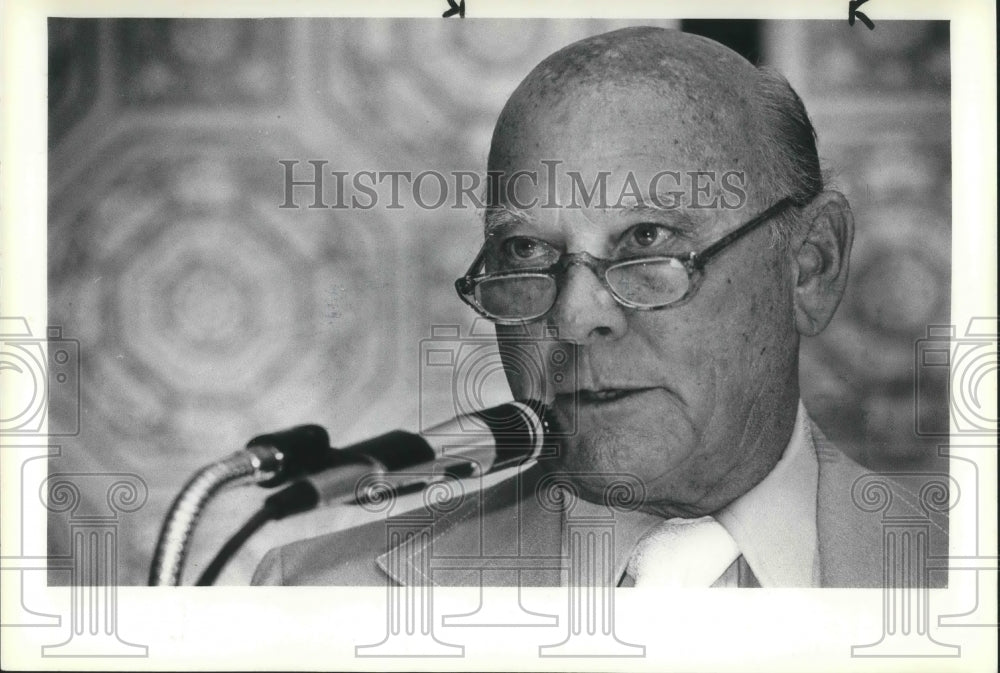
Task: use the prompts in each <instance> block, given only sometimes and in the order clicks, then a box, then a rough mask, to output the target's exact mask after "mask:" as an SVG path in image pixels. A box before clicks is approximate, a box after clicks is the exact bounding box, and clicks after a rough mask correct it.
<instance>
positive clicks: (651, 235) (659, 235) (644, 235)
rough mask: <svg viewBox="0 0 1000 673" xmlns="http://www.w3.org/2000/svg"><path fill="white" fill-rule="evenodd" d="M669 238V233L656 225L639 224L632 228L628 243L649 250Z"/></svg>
mask: <svg viewBox="0 0 1000 673" xmlns="http://www.w3.org/2000/svg"><path fill="white" fill-rule="evenodd" d="M669 236H670V231H669V230H668V229H667V228H666V227H663V226H660V225H658V224H640V225H637V226H635V227H633V228H632V231H631V232H630V234H629V240H628V243H629V244H632V245H636V246H638V247H640V248H650V247H653V246H656V245H658V244H660V243H663V242H664V241H666V240H667V238H669Z"/></svg>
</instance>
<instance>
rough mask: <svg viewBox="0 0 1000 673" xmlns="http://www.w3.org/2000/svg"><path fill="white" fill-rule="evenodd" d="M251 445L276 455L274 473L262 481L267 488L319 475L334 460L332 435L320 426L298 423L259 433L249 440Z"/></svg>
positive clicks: (262, 484)
mask: <svg viewBox="0 0 1000 673" xmlns="http://www.w3.org/2000/svg"><path fill="white" fill-rule="evenodd" d="M251 447H263V448H267V449H271V450H272V451H273V452H275V454H276V455H275V457H276V460H275V463H276V465H277V467H276V469H275V470H274V472H275V474H274V476H273V477H271V478H269V479H267V480H264V481H261V482H258V485H259V486H264V487H265V488H271V487H273V486H278V485H280V484H283V483H285V482H287V481H290V480H292V479H297V478H299V477H302V476H305V475H309V474H315V473H316V472H319V471H321V470H324V469H326V468H327V467H329V466H330V463H331V453H332V452H331V450H330V435H329V434H327V432H326V429H324V428H323V427H322V426H319V425H297V426H295V427H294V428H289V429H287V430H280V431H278V432H269V433H267V434H264V435H258V436H256V437H254V438H253V439H251V440H250V441H249V442H247V448H248V449H249V448H251Z"/></svg>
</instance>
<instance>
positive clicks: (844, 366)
mask: <svg viewBox="0 0 1000 673" xmlns="http://www.w3.org/2000/svg"><path fill="white" fill-rule="evenodd" d="M635 23H645V24H650V23H652V24H658V25H664V26H676V25H677V22H671V21H659V22H651V21H644V22H620V21H605V20H579V21H484V20H468V19H467V20H464V21H458V20H449V21H442V20H426V21H423V20H421V21H415V20H398V21H397V20H329V21H327V20H323V21H311V20H197V21H184V20H127V21H126V20H109V21H96V20H80V19H74V20H67V19H57V20H52V21H51V23H50V44H49V71H50V83H49V139H50V156H49V159H50V160H49V184H50V189H49V253H48V254H49V307H50V308H49V312H50V323H51V324H53V325H60V326H62V329H63V335H64V336H65V337H68V338H72V339H78V340H79V342H80V354H81V355H80V361H81V386H80V388H81V397H80V399H79V406H77V404H76V402H77V400H76V399H75V398H74V397H73V396H72V395H71V394H69V395H65V396H63V395H62V393H60V389H59V388H58V387H53V390H52V396H53V397H52V400H51V415H52V418H51V422H52V425H53V428H54V429H56V430H58V429H59V428H61V427H64V428H67V429H69V428H72V427H74V424H75V423H76V421H77V415H79V426H80V432H79V434H78V435H76V436H74V437H70V438H67V439H66V440H65V442H64V443H63V446H64V448H63V455H62V456H61V457H59V458H55V459H53V460H52V463H51V466H50V469H51V470H53V471H58V472H79V471H103V472H108V471H114V472H134V473H136V474H138V475H140V476H141V477H142V478H143V479H144V480H145V481H146V483H147V484H148V486H149V498H148V501H147V502H146V504H145V506H144V507H143V508H142V509H140V510H139V511H137V512H135V513H134V514H129V515H127V516H125V517H124V518H123V520H122V527H121V536H120V545H121V549H120V570H119V573H120V575H119V577H120V580H121V582H122V583H126V584H142V583H144V582H145V580H146V577H147V574H148V570H149V563H150V559H151V554H152V550H153V547H154V545H155V541H156V536H157V533H158V530H159V526H160V523H161V521H162V519H163V517H164V515H165V513H166V510H167V507H168V506H169V503H170V500H171V499H172V498H173V496H174V495H175V494H176V493H177V491H178V490H179V489H180V487H181V486H182V484H183V483H184V481H185V480H186V479H187V478H188V477H189V476H190V475H191V473H192V472H193V471H194V470H195V469H197V468H198V467H200V466H202V465H203V464H205V463H206V462H209V461H211V460H214V459H216V458H218V457H221V456H222V455H224V454H226V453H228V452H230V451H232V450H234V449H236V448H238V447H240V446H242V445H243V443H244V442H245V441H246V440H247V439H249V438H250V437H251V436H253V435H255V434H258V433H260V432H263V431H267V430H273V429H276V428H281V427H284V426H288V425H292V424H296V423H300V422H307V421H308V422H317V423H321V424H323V425H324V426H326V427H327V428H328V429H329V430H330V433H331V436H332V437H333V438H334V442H335V443H336V444H343V443H347V442H350V441H352V440H357V439H360V438H362V437H365V436H369V435H371V434H374V433H378V432H381V431H384V430H385V429H389V428H392V427H404V428H416V427H417V426H418V425H419V423H420V420H421V418H424V419H426V418H437V419H444V418H445V417H447V416H449V415H451V414H452V413H453V409H454V406H453V400H452V398H451V394H452V393H451V389H450V388H449V387H448V386H440V387H438V388H428V387H426V386H421V381H422V379H421V367H420V352H421V351H420V349H421V340H423V339H426V338H428V337H429V336H430V334H431V326H432V325H441V324H445V325H448V324H452V325H459V326H461V329H462V333H463V334H466V333H468V331H469V330H470V329H471V328H472V318H473V316H472V314H471V312H470V311H468V310H467V309H466V308H465V307H464V306H463V305H462V304H461V303H460V302H459V301H458V300H457V298H456V297H455V296H454V292H453V290H452V288H451V282H452V280H453V279H454V278H455V277H456V276H457V275H459V274H460V273H461V272H462V271H463V270H464V269H465V266H466V265H467V264H468V261H469V259H470V258H471V256H472V255H473V254H474V252H475V250H476V248H477V244H478V241H479V236H480V233H479V231H478V226H479V225H478V221H477V218H476V213H475V212H474V211H472V210H471V209H467V210H453V209H449V208H442V209H438V210H425V209H421V208H416V207H413V206H414V204H413V203H412V200H411V198H410V196H409V191H408V190H403V195H402V197H401V202H400V206H401V207H400V208H398V209H392V208H384V207H378V208H374V209H371V210H351V209H325V210H324V209H309V208H306V207H304V206H306V205H308V204H309V203H310V200H309V198H307V197H308V194H305V195H301V194H302V192H300V196H299V197H297V200H298V201H299V202H300V203H301V205H302V206H303V207H302V208H299V209H282V208H280V207H279V206H280V204H281V203H282V201H283V197H284V193H283V192H284V173H283V169H282V167H281V166H280V165H279V164H278V161H280V160H298V161H300V162H302V163H301V165H300V166H299V167H298V170H299V171H301V172H299V173H296V178H298V179H303V178H305V177H309V174H308V165H307V164H305V162H306V161H308V160H310V159H316V160H326V161H329V162H330V165H329V166H327V169H328V170H329V169H336V170H342V171H351V172H354V171H360V170H376V171H389V170H413V171H420V170H425V169H436V170H439V171H453V170H469V171H480V172H481V171H482V170H483V169H484V166H485V160H486V154H487V151H488V142H489V136H490V133H491V130H492V125H493V122H494V121H495V119H496V115H497V114H498V113H499V110H500V108H501V107H502V105H503V103H504V101H505V99H506V97H507V96H508V95H509V93H510V92H511V91H512V90H513V89H514V87H515V86H516V85H517V83H518V82H519V81H520V79H521V78H522V77H523V76H524V75H525V74H527V72H528V71H529V70H530V69H531V67H533V66H534V65H535V64H536V63H537V62H538V61H539V60H540V59H542V58H543V57H544V56H546V55H547V54H549V53H551V52H552V51H554V50H555V49H557V48H559V47H561V46H563V45H565V44H568V43H569V42H571V41H573V40H576V39H579V38H582V37H584V36H586V35H590V34H595V33H599V32H603V31H606V30H610V29H613V28H617V27H621V26H624V25H630V24H635ZM761 28H762V30H761V53H762V57H763V60H764V61H765V62H767V63H769V64H771V65H773V66H775V67H777V68H778V69H780V70H781V71H783V72H784V73H785V74H786V75H787V76H788V77H789V79H790V80H791V81H792V83H793V85H795V86H796V88H797V89H798V91H799V93H800V94H801V95H802V97H803V99H804V100H805V103H806V106H807V108H808V109H809V110H810V113H811V114H812V116H813V118H814V121H815V123H816V126H817V129H818V132H819V136H820V151H821V155H822V157H823V159H824V161H825V163H826V165H827V167H828V168H829V169H830V172H831V178H832V180H833V182H834V184H835V185H837V186H838V187H839V188H840V189H842V190H843V191H844V192H845V193H846V194H847V196H848V198H849V199H850V201H851V203H852V205H853V206H854V210H855V214H856V218H857V226H858V232H857V240H856V243H855V250H854V258H853V260H852V271H851V273H852V281H851V286H850V289H849V291H848V295H847V298H846V300H845V303H844V305H843V306H842V308H841V310H840V312H839V313H838V315H837V317H836V318H835V320H834V322H833V323H832V324H831V326H830V328H829V329H828V330H827V331H826V332H825V333H824V334H823V335H822V336H820V337H818V338H816V339H812V340H809V341H807V343H806V344H805V345H804V355H803V363H802V372H803V374H802V384H803V396H804V398H805V400H806V403H807V405H808V406H809V407H810V409H811V410H812V411H813V414H814V416H815V417H816V419H817V420H818V421H819V423H820V425H821V426H823V427H824V428H825V429H826V431H827V433H828V434H829V435H830V436H831V437H832V438H833V439H834V440H836V441H837V442H838V443H839V444H840V445H841V446H842V447H843V448H844V449H845V450H846V451H848V452H850V453H851V454H852V455H854V456H856V457H857V458H858V459H859V460H861V461H863V462H865V463H867V464H869V465H872V466H876V467H880V466H886V465H890V464H892V465H906V466H911V467H916V468H920V469H926V468H928V467H931V466H933V463H934V451H933V447H934V442H933V440H932V439H927V438H921V437H918V436H917V435H916V434H915V431H914V385H915V383H914V382H915V380H916V379H915V370H914V362H915V360H914V348H915V344H916V343H917V342H918V340H919V339H920V338H921V337H922V336H924V335H925V333H926V330H927V325H929V324H935V323H944V322H946V321H947V319H948V315H949V313H948V307H949V289H950V281H949V273H950V271H949V269H950V267H949V265H950V219H949V213H950V193H951V189H950V182H949V180H950V167H949V157H950V144H949V134H950V130H949V129H950V126H949V99H948V93H949V87H950V84H949V59H948V53H949V48H948V32H947V24H946V23H916V22H906V23H905V24H904V23H896V24H892V23H890V22H886V21H883V22H880V24H879V27H878V31H876V32H873V33H869V31H867V30H859V29H857V28H855V29H850V28H849V27H848V26H847V24H846V22H843V21H838V22H829V23H827V22H797V23H791V22H771V23H764V24H763V25H762V26H761ZM386 187H387V183H383V184H382V185H381V188H380V192H381V194H380V196H381V199H382V203H388V197H389V194H388V193H387V192H386ZM494 378H497V377H494ZM934 381H936V383H935V382H934ZM488 383H489V385H490V386H492V388H493V390H492V394H494V395H498V396H502V395H503V394H504V392H505V391H503V389H502V386H501V385H500V382H499V380H493V381H490V382H488ZM922 385H924V389H923V390H922V391H921V392H922V394H923V397H922V398H921V399H923V400H924V401H925V402H926V404H922V406H921V407H920V408H921V411H922V413H925V414H926V415H927V418H926V419H924V421H925V422H927V423H931V424H933V423H934V422H938V423H940V419H941V418H942V417H943V418H947V416H946V414H947V411H946V408H945V406H944V388H943V383H942V380H941V379H940V378H939V379H932V383H931V384H930V386H931V387H930V388H927V385H928V384H926V383H922ZM418 390H419V391H420V393H421V394H417V391H418ZM263 493H264V492H263V491H261V490H259V489H255V488H250V489H240V490H235V491H232V492H229V493H227V494H224V495H223V496H222V497H220V498H219V499H218V500H217V501H216V502H215V503H214V504H213V505H212V506H211V508H210V509H209V511H208V513H207V516H206V519H205V521H204V523H203V524H202V526H201V527H200V528H199V531H198V534H197V537H196V539H195V544H194V550H193V555H192V565H191V566H190V568H191V569H190V570H189V573H188V576H187V578H186V581H187V582H189V583H190V582H191V581H193V579H194V573H195V572H196V571H197V570H198V567H199V566H201V567H203V564H204V563H205V562H206V559H207V558H208V557H210V555H211V554H213V553H214V551H215V550H216V547H217V545H218V544H219V541H220V540H221V539H223V538H224V537H225V536H228V535H229V534H230V533H231V532H232V531H233V530H234V528H235V526H236V524H237V522H239V521H241V520H242V519H243V518H245V517H246V516H248V515H249V514H250V513H251V511H252V509H253V508H254V507H255V506H256V504H257V503H258V502H259V500H260V498H261V496H262V495H263ZM85 497H90V498H97V497H103V493H101V494H89V495H88V494H85ZM349 516H350V515H349V514H345V513H341V512H332V511H329V510H327V511H325V512H320V513H315V514H311V515H307V516H303V517H299V518H298V519H293V520H291V521H287V522H283V523H282V524H281V525H280V526H272V527H271V528H268V529H265V530H264V531H263V532H262V533H260V534H259V535H257V536H256V537H255V538H254V539H253V540H251V542H250V543H249V545H248V546H247V548H246V549H245V550H244V552H242V553H241V554H240V555H239V556H238V557H237V558H236V559H235V560H234V562H233V563H232V565H231V567H230V568H229V569H228V570H227V572H226V573H225V574H224V575H223V577H222V579H221V582H222V583H227V582H228V583H237V584H238V583H245V582H246V581H247V580H248V578H249V575H250V573H251V572H252V569H253V567H254V565H255V564H256V562H257V561H258V560H259V558H260V556H261V555H262V554H263V553H264V551H265V550H266V549H267V548H268V547H269V546H272V545H274V544H278V543H280V542H283V541H286V540H291V539H294V538H297V537H302V536H306V535H311V534H316V533H319V532H322V531H325V530H329V529H333V528H335V527H337V526H341V525H346V524H347V523H350V521H349V520H348V517H349ZM67 535H68V526H67V523H66V521H65V520H64V519H63V518H62V517H61V516H59V515H53V516H52V517H51V520H50V522H49V545H50V548H51V551H52V552H53V553H65V552H66V550H67V549H68V541H67ZM64 580H65V578H61V577H60V576H58V575H54V576H53V578H52V581H53V582H62V581H64Z"/></svg>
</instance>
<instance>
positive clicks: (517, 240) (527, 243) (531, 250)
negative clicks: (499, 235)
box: [503, 236, 547, 262]
mask: <svg viewBox="0 0 1000 673" xmlns="http://www.w3.org/2000/svg"><path fill="white" fill-rule="evenodd" d="M503 250H504V254H505V255H506V256H507V257H508V258H509V259H513V260H516V261H519V262H530V261H532V260H536V259H540V258H542V257H544V256H545V253H546V252H547V246H544V245H542V244H541V243H540V242H539V241H536V240H535V239H533V238H526V237H524V236H515V237H514V238H509V239H507V240H506V241H504V243H503Z"/></svg>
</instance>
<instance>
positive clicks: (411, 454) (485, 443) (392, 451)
mask: <svg viewBox="0 0 1000 673" xmlns="http://www.w3.org/2000/svg"><path fill="white" fill-rule="evenodd" d="M470 428H475V430H473V431H470ZM552 428H553V422H552V419H551V416H550V414H549V413H548V411H547V409H546V408H545V406H544V405H543V404H541V403H540V402H536V401H528V402H509V403H507V404H501V405H499V406H496V407H491V408H490V409H485V410H483V411H477V412H474V413H471V414H464V415H461V416H457V417H455V418H452V419H450V420H448V421H445V422H444V423H440V424H438V425H435V426H433V427H430V428H427V429H426V430H424V431H423V432H422V433H419V434H418V433H412V432H404V431H401V430H394V431H392V432H387V433H385V434H383V435H379V436H378V437H373V438H372V439H367V440H364V441H362V442H359V443H357V444H353V445H351V446H348V447H345V448H342V449H332V450H329V451H328V452H327V460H328V464H327V466H326V468H325V469H323V470H322V471H320V472H318V473H317V474H314V475H313V476H308V477H306V478H303V479H300V480H299V481H297V482H296V483H294V484H292V485H291V486H289V487H287V488H285V489H283V490H281V491H279V492H277V493H275V494H274V495H272V496H270V497H268V498H267V499H266V500H265V504H264V506H265V508H266V509H267V510H268V511H269V512H270V514H271V517H272V518H274V519H281V518H284V517H286V516H290V515H292V514H299V513H301V512H306V511H309V510H311V509H314V508H316V507H318V506H320V505H323V506H329V505H337V504H343V503H347V502H351V501H352V500H353V501H354V502H355V503H357V502H361V501H363V500H364V499H365V498H366V494H365V493H356V487H357V485H358V483H359V481H360V480H361V479H362V478H364V477H368V476H370V475H386V474H398V476H399V477H400V479H399V484H398V485H397V492H400V491H403V492H409V491H412V490H420V489H421V488H423V487H424V486H426V485H428V483H429V482H428V481H427V478H426V476H424V475H421V476H420V477H418V478H417V479H415V480H411V481H409V482H407V481H406V479H405V473H406V471H407V470H412V469H413V468H415V467H418V466H427V465H428V464H430V463H434V462H435V461H439V460H442V459H446V460H447V465H446V466H445V469H444V473H443V474H442V478H445V477H446V476H455V477H473V476H480V475H485V474H489V473H491V472H496V471H499V470H502V469H504V468H506V467H511V466H514V465H517V464H520V463H522V462H524V461H526V460H532V459H536V458H538V457H539V456H540V455H541V454H542V450H543V448H544V446H545V437H546V435H547V434H551V433H552ZM262 485H263V484H262Z"/></svg>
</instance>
